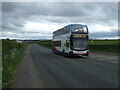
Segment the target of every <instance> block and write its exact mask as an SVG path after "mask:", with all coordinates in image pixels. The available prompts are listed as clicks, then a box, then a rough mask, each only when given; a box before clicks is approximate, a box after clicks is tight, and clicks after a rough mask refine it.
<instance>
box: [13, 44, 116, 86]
mask: <svg viewBox="0 0 120 90" xmlns="http://www.w3.org/2000/svg"><path fill="white" fill-rule="evenodd" d="M25 54H26V55H25V57H24V59H23V62H22V63H21V65H20V67H19V68H18V70H17V73H16V77H15V83H14V86H13V87H14V88H117V87H118V64H117V56H112V55H108V56H109V57H108V56H105V55H103V56H102V55H99V54H98V55H97V54H91V55H90V56H89V57H86V58H82V57H81V58H75V57H74V58H69V57H64V56H61V55H57V54H53V53H52V51H51V49H48V48H45V47H43V46H40V45H37V44H31V45H29V47H28V49H27V51H26V53H25Z"/></svg>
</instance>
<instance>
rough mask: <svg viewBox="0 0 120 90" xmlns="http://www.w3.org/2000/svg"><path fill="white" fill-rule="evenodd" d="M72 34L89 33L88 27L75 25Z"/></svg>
mask: <svg viewBox="0 0 120 90" xmlns="http://www.w3.org/2000/svg"><path fill="white" fill-rule="evenodd" d="M72 32H77V33H88V30H87V27H86V26H83V25H82V26H81V25H74V26H72Z"/></svg>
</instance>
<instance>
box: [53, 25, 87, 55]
mask: <svg viewBox="0 0 120 90" xmlns="http://www.w3.org/2000/svg"><path fill="white" fill-rule="evenodd" d="M88 38H89V37H88V27H87V26H86V25H81V24H69V25H67V26H65V27H63V28H61V29H59V30H57V31H54V32H53V37H52V51H53V53H58V54H63V55H68V56H88V55H89V47H88Z"/></svg>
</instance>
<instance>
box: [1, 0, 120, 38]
mask: <svg viewBox="0 0 120 90" xmlns="http://www.w3.org/2000/svg"><path fill="white" fill-rule="evenodd" d="M117 22H118V4H117V2H39V3H38V2H3V3H2V29H3V36H7V35H8V36H9V37H10V36H11V35H12V34H10V33H8V34H5V33H7V32H11V33H13V34H16V36H17V34H18V36H19V33H23V32H24V33H28V34H29V33H30V32H31V33H33V32H38V33H39V34H38V35H36V36H38V37H39V35H40V34H43V35H45V34H48V37H49V38H50V37H51V33H52V32H53V31H55V30H57V29H59V28H62V27H63V26H65V25H68V24H71V23H80V24H86V25H87V26H88V27H89V30H90V33H96V34H94V35H95V37H103V36H102V35H104V36H105V37H106V35H107V36H109V37H111V34H112V32H113V31H114V32H115V33H117V29H118V28H117V27H118V26H117V25H118V24H117ZM98 31H100V32H98ZM101 31H102V32H105V33H108V34H109V35H108V34H103V33H102V32H101ZM4 32H5V33H4ZM115 33H114V34H115ZM91 35H93V34H91ZM94 35H93V36H94ZM115 35H116V34H115ZM16 36H15V37H16ZM27 37H29V35H27V34H26V35H24V38H27ZM33 37H34V35H33ZM41 37H42V36H41ZM46 37H47V36H46ZM46 37H45V38H46Z"/></svg>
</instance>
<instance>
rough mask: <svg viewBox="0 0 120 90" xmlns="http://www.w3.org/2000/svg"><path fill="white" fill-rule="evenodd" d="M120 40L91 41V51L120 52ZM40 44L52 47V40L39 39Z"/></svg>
mask: <svg viewBox="0 0 120 90" xmlns="http://www.w3.org/2000/svg"><path fill="white" fill-rule="evenodd" d="M119 42H120V40H93V41H91V40H90V41H89V49H90V52H113V53H120V50H119V48H118V46H119ZM37 43H38V44H40V45H43V46H45V47H47V48H51V40H41V41H37Z"/></svg>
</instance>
